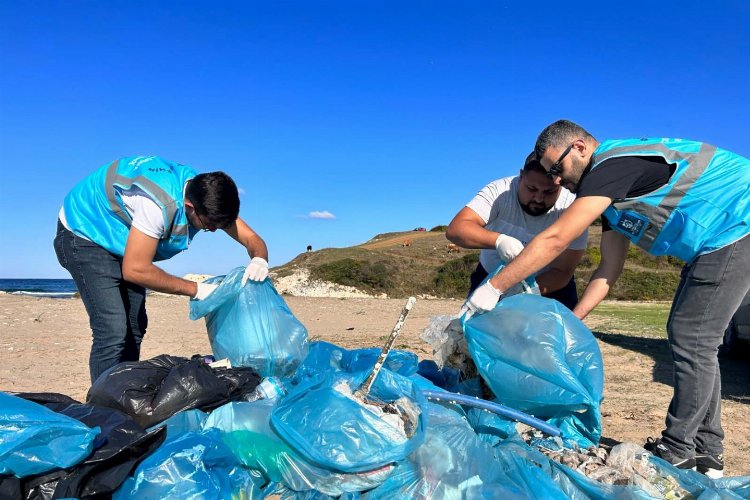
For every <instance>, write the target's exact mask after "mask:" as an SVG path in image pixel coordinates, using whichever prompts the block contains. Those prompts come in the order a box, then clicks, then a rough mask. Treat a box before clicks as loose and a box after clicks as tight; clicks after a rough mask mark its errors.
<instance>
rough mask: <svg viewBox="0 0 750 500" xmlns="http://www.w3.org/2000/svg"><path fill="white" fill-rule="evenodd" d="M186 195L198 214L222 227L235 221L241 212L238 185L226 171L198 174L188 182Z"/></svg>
mask: <svg viewBox="0 0 750 500" xmlns="http://www.w3.org/2000/svg"><path fill="white" fill-rule="evenodd" d="M185 196H186V197H187V199H188V200H190V202H191V203H192V204H193V206H194V207H195V211H196V212H197V213H198V215H200V216H201V217H203V218H205V219H206V222H208V223H211V224H215V225H216V226H217V227H219V228H222V229H223V228H226V227H229V226H230V225H231V224H232V223H234V221H236V220H237V216H238V215H239V214H240V195H239V193H238V191H237V185H236V184H235V183H234V181H233V180H232V178H231V177H229V176H228V175H227V174H225V173H224V172H209V173H206V174H198V175H196V176H195V177H194V178H193V179H192V180H191V181H190V182H189V183H188V185H187V189H186V190H185Z"/></svg>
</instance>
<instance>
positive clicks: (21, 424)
mask: <svg viewBox="0 0 750 500" xmlns="http://www.w3.org/2000/svg"><path fill="white" fill-rule="evenodd" d="M98 434H99V429H98V428H94V429H92V428H90V427H88V426H87V425H85V424H83V423H81V422H79V421H78V420H75V419H73V418H70V417H67V416H65V415H60V414H59V413H55V412H54V411H52V410H50V409H49V408H45V407H44V406H42V405H39V404H37V403H33V402H31V401H26V400H25V399H22V398H19V397H16V396H11V395H9V394H6V393H3V392H0V474H13V475H15V476H16V477H20V478H22V477H26V476H30V475H32V474H39V473H43V472H47V471H49V470H52V469H56V468H65V467H70V466H71V465H74V464H77V463H78V462H80V461H81V460H83V459H84V458H86V457H87V456H88V455H89V454H90V453H91V450H92V449H93V443H94V439H95V438H96V436H97V435H98Z"/></svg>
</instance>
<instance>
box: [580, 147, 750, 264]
mask: <svg viewBox="0 0 750 500" xmlns="http://www.w3.org/2000/svg"><path fill="white" fill-rule="evenodd" d="M622 156H658V157H661V158H663V159H664V160H665V161H666V162H667V163H669V164H672V165H674V166H675V171H674V173H673V174H672V176H671V177H670V179H669V181H668V182H667V183H666V184H665V185H664V186H662V187H660V188H658V189H656V190H655V191H652V192H651V193H648V194H645V195H643V196H638V197H634V198H625V199H616V200H614V202H613V203H612V205H610V206H609V208H607V210H605V211H604V216H605V217H606V218H607V220H608V221H609V224H610V226H611V227H612V229H614V230H615V231H618V232H620V233H622V234H624V235H625V236H626V237H627V238H628V239H629V240H630V241H632V242H633V243H635V244H636V245H638V246H639V247H641V248H643V249H644V250H646V251H647V252H649V253H651V254H653V255H672V256H675V257H678V258H680V259H682V260H684V261H686V262H691V261H692V260H693V259H694V258H696V257H697V256H699V255H702V254H705V253H709V252H712V251H714V250H718V249H720V248H722V247H724V246H726V245H729V244H730V243H734V242H735V241H737V240H739V239H741V238H742V237H743V236H746V235H747V234H748V233H750V160H748V159H747V158H743V157H742V156H740V155H737V154H734V153H731V152H729V151H726V150H724V149H720V148H717V147H715V146H711V145H709V144H706V143H703V142H695V141H686V140H681V139H625V140H614V141H604V142H602V143H601V144H600V145H599V147H598V148H596V151H594V154H593V157H592V167H591V168H592V170H593V169H595V168H597V167H598V166H599V165H601V164H602V162H604V161H605V160H608V159H610V158H615V157H622Z"/></svg>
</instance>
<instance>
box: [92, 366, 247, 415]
mask: <svg viewBox="0 0 750 500" xmlns="http://www.w3.org/2000/svg"><path fill="white" fill-rule="evenodd" d="M258 383H260V376H259V375H258V373H257V372H256V371H255V370H253V369H252V368H211V367H210V366H208V365H207V364H206V363H204V362H203V361H202V359H201V358H200V357H195V358H193V359H191V360H188V359H185V358H180V357H176V356H169V355H166V354H162V355H160V356H157V357H155V358H152V359H149V360H146V361H128V362H125V363H120V364H118V365H115V366H113V367H112V368H110V369H109V370H107V371H105V372H104V373H102V374H101V376H99V378H98V379H96V381H95V382H94V384H93V385H92V386H91V389H89V392H88V395H87V396H86V402H88V403H90V404H94V405H99V406H106V407H108V408H115V409H116V410H120V411H122V412H124V413H126V414H128V415H130V416H131V417H133V418H134V419H135V421H136V422H137V423H138V424H139V425H141V426H143V427H149V426H152V425H154V424H156V423H158V422H161V421H162V420H165V419H167V418H169V417H170V416H172V415H174V414H175V413H177V412H179V411H183V410H189V409H193V408H198V409H201V410H210V409H212V408H216V407H217V406H220V405H222V404H224V403H226V402H227V401H230V400H236V399H241V398H242V397H243V396H244V395H246V394H249V393H250V392H252V391H253V390H254V389H255V387H256V386H257V385H258Z"/></svg>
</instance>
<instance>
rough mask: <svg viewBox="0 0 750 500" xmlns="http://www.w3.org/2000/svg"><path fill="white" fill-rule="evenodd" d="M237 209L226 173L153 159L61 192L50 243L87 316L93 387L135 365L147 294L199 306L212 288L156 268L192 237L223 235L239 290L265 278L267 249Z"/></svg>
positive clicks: (133, 160) (109, 168)
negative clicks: (241, 250) (237, 268)
mask: <svg viewBox="0 0 750 500" xmlns="http://www.w3.org/2000/svg"><path fill="white" fill-rule="evenodd" d="M239 210H240V199H239V195H238V191H237V186H236V185H235V183H234V181H233V180H232V179H231V178H230V177H229V176H228V175H227V174H225V173H224V172H211V173H205V174H198V173H197V172H196V171H195V170H193V169H192V168H191V167H188V166H186V165H181V164H179V163H173V162H170V161H168V160H165V159H163V158H159V157H156V156H138V157H127V158H120V159H119V160H116V161H114V162H112V163H108V164H106V165H103V166H102V167H100V168H99V169H98V170H96V171H95V172H94V173H92V174H91V175H89V176H88V177H86V178H85V179H83V180H82V181H81V182H80V183H78V184H77V185H76V186H75V187H74V188H73V189H72V190H71V191H70V192H69V193H68V195H67V196H66V197H65V200H64V202H63V206H62V208H61V209H60V212H59V217H58V223H57V235H56V237H55V241H54V247H55V252H56V254H57V258H58V261H59V262H60V264H61V265H62V266H63V267H64V268H65V269H67V270H68V271H69V272H70V274H71V276H72V277H73V279H74V280H75V283H76V286H77V287H78V291H79V292H80V294H81V299H82V300H83V303H84V305H85V307H86V312H87V313H88V315H89V324H90V326H91V330H92V333H93V345H92V348H91V354H90V357H89V371H90V375H91V381H92V382H93V381H94V380H96V379H97V378H98V377H99V375H101V373H102V372H104V371H105V370H107V369H108V368H110V367H112V366H114V365H116V364H118V363H121V362H123V361H137V360H138V358H139V355H140V345H141V340H142V339H143V336H144V334H145V333H146V325H147V316H146V289H147V288H148V289H150V290H154V291H158V292H165V293H172V294H177V295H187V296H189V297H193V298H194V299H197V300H201V299H204V298H206V297H207V296H208V295H210V293H211V292H212V291H213V290H214V289H215V288H216V287H217V285H211V284H208V283H195V282H193V281H188V280H184V279H182V278H178V277H177V276H173V275H171V274H168V273H166V272H165V271H163V270H162V269H160V268H159V267H157V266H156V265H154V262H155V261H160V260H165V259H169V258H171V257H173V256H175V255H177V254H178V253H180V252H182V251H184V250H187V249H188V247H189V245H190V242H191V240H192V239H193V237H194V236H195V235H196V234H197V233H198V232H200V231H210V232H213V231H216V230H217V229H222V230H223V231H224V232H226V233H227V234H228V235H229V236H231V237H232V238H233V239H234V240H236V241H237V242H238V243H240V244H241V245H242V246H244V247H245V249H246V250H247V253H248V255H249V256H250V263H249V264H248V266H247V268H246V270H245V274H244V276H243V285H244V284H245V282H247V280H253V281H258V282H260V281H263V280H265V278H266V277H267V275H268V249H267V248H266V244H265V242H264V241H263V239H262V238H261V237H260V236H259V235H258V234H257V233H256V232H255V231H253V229H252V228H250V226H248V225H247V224H246V223H245V222H244V221H243V220H242V219H240V218H239V216H238V215H239Z"/></svg>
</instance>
